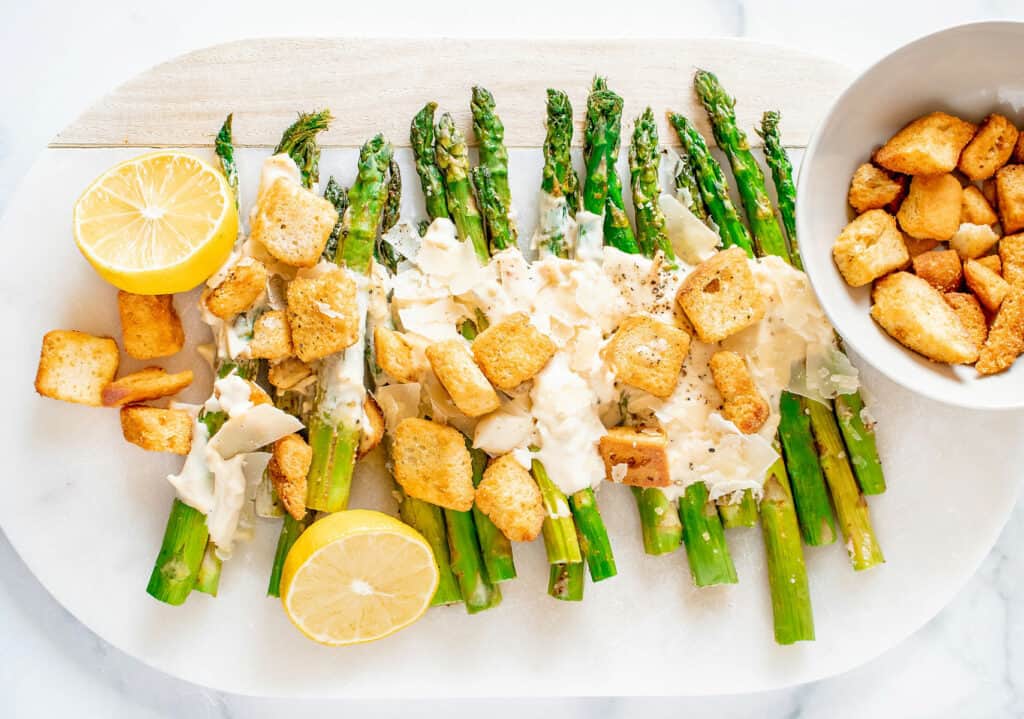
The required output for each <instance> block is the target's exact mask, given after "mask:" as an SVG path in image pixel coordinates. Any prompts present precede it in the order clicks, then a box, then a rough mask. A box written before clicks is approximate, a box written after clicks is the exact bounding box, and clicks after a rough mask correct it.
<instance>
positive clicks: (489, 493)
mask: <svg viewBox="0 0 1024 719" xmlns="http://www.w3.org/2000/svg"><path fill="white" fill-rule="evenodd" d="M476 506H477V507H479V509H480V511H481V512H483V513H484V514H486V515H487V517H488V519H490V520H491V521H492V522H494V524H495V525H496V526H497V527H498V529H500V530H501V533H502V534H504V535H505V536H506V537H508V539H509V540H511V541H513V542H532V541H533V540H534V539H536V538H537V535H539V534H540V530H541V527H542V526H543V525H544V518H545V517H546V516H547V513H546V512H545V511H544V502H543V499H542V498H541V495H540V489H539V488H538V487H537V483H536V482H535V481H533V477H531V476H530V473H529V472H527V471H526V470H525V469H523V466H522V465H521V464H519V462H517V461H516V459H515V458H514V457H513V456H512V455H511V454H506V455H503V456H501V457H498V458H497V459H495V460H494V461H492V462H491V463H490V464H489V465H488V467H487V469H486V470H484V477H483V479H482V480H481V481H480V484H479V486H477V488H476Z"/></svg>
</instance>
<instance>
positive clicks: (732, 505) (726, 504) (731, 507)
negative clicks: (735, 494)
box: [718, 489, 757, 529]
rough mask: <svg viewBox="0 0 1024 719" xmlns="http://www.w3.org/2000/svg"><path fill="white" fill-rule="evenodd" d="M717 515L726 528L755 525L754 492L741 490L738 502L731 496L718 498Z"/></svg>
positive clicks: (755, 506) (755, 502)
mask: <svg viewBox="0 0 1024 719" xmlns="http://www.w3.org/2000/svg"><path fill="white" fill-rule="evenodd" d="M718 515H719V516H720V517H721V518H722V526H723V527H725V528H726V529H735V528H736V527H755V526H757V500H756V499H754V493H753V492H752V491H750V490H749V489H745V490H743V492H742V493H741V495H740V501H738V502H736V501H733V499H732V498H731V497H721V498H719V500H718Z"/></svg>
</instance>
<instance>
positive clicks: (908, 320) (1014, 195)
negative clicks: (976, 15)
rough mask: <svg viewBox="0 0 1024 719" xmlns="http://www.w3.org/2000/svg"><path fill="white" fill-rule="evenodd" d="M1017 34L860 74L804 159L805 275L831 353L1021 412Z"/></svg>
mask: <svg viewBox="0 0 1024 719" xmlns="http://www.w3.org/2000/svg"><path fill="white" fill-rule="evenodd" d="M1022 63H1024V23H1014V22H990V23H976V24H971V25H963V26H960V27H955V28H951V29H949V30H944V31H942V32H938V33H936V34H934V35H929V36H927V37H924V38H922V39H920V40H917V41H915V42H913V43H911V44H909V45H907V46H905V47H903V48H900V49H899V50H897V51H896V52H894V53H892V54H891V55H889V56H887V57H885V58H883V59H882V60H880V61H879V62H878V63H876V64H875V65H874V66H872V67H870V68H869V69H868V70H867V71H865V72H864V73H863V74H862V75H861V76H860V77H859V78H858V79H857V80H856V81H855V82H854V83H853V84H852V85H851V86H850V87H849V88H847V90H846V91H845V92H844V93H843V94H842V95H840V97H839V98H838V100H837V101H836V102H835V104H834V105H833V106H832V108H831V109H830V110H829V112H828V114H827V115H826V117H825V119H824V120H823V122H822V124H821V125H820V126H819V128H818V130H817V131H816V133H815V135H814V137H813V139H812V140H811V143H810V145H809V146H808V148H807V152H806V154H805V155H804V158H803V163H802V167H801V171H800V178H799V187H798V192H797V195H798V197H799V198H800V201H799V203H798V205H797V224H798V234H799V237H800V238H801V239H800V250H801V253H802V256H803V260H804V264H805V267H806V270H807V273H808V276H809V277H810V279H811V282H812V284H813V285H814V289H815V291H816V292H817V294H818V297H819V299H820V301H821V304H822V306H823V308H824V310H825V312H826V313H827V314H828V316H829V318H830V319H831V320H832V323H833V324H834V325H835V327H836V329H837V330H838V331H839V333H840V335H841V336H842V338H843V339H844V341H845V342H846V343H847V345H849V347H850V348H852V349H853V350H854V351H855V352H856V353H857V354H858V355H860V356H861V357H862V358H863V359H864V360H865V361H866V362H868V363H869V364H871V365H873V366H874V367H875V368H876V369H878V370H879V371H881V372H882V373H884V374H885V375H887V376H888V377H889V378H891V379H893V380H894V381H896V382H898V383H899V384H902V385H904V386H906V387H908V388H909V389H911V390H913V391H916V392H918V393H920V394H923V395H925V396H928V397H930V398H933V399H936V400H939V401H942V402H946V403H949V404H955V405H960V406H964V407H972V408H978V409H985V408H987V409H1011V408H1020V407H1024V357H1021V355H1022V354H1024V74H1021V73H1020V72H1019V68H1020V67H1021V65H1022Z"/></svg>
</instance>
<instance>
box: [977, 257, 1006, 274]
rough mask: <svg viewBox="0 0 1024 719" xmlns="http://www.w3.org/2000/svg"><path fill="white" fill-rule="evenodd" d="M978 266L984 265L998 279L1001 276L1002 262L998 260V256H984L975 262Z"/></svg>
mask: <svg viewBox="0 0 1024 719" xmlns="http://www.w3.org/2000/svg"><path fill="white" fill-rule="evenodd" d="M975 262H977V263H978V264H979V265H984V266H985V267H987V268H989V269H990V270H992V271H993V272H995V273H996V274H997V275H999V276H1000V277H1002V276H1003V261H1002V260H1000V259H999V255H985V256H984V257H979V258H978V259H977V260H975Z"/></svg>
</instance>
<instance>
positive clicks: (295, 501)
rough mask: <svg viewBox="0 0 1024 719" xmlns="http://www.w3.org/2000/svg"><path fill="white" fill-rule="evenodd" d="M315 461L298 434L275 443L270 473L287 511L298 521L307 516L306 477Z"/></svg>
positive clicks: (268, 472) (311, 449) (269, 465)
mask: <svg viewBox="0 0 1024 719" xmlns="http://www.w3.org/2000/svg"><path fill="white" fill-rule="evenodd" d="M312 462H313V448H312V447H310V446H309V445H308V444H306V440H304V439H303V438H302V437H300V436H299V435H297V434H289V435H287V436H285V437H282V438H281V439H279V440H277V441H276V442H274V450H273V453H272V454H271V456H270V462H269V463H268V464H267V474H269V475H270V481H271V483H273V485H274V491H275V492H276V493H277V498H278V500H279V501H280V502H281V505H282V506H283V507H284V511H286V512H288V514H290V515H292V517H294V518H295V519H302V518H303V517H305V516H306V476H307V475H308V474H309V465H310V464H312Z"/></svg>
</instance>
